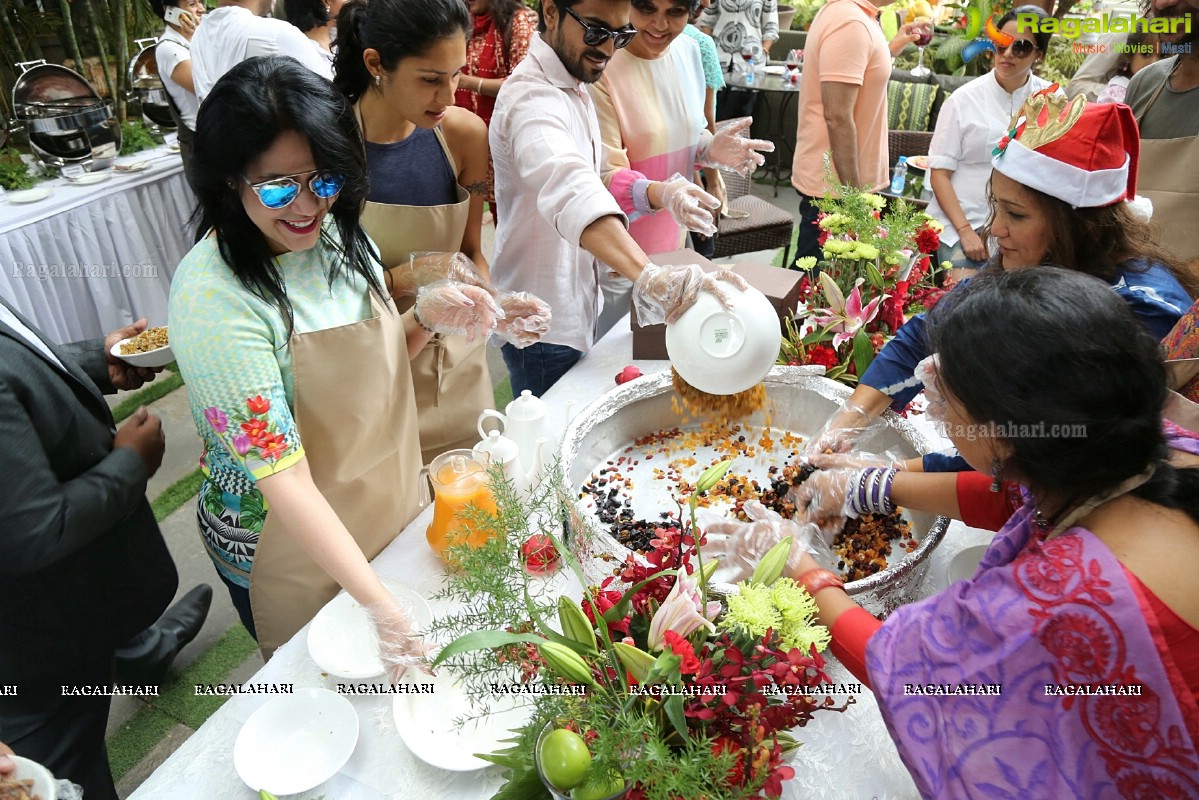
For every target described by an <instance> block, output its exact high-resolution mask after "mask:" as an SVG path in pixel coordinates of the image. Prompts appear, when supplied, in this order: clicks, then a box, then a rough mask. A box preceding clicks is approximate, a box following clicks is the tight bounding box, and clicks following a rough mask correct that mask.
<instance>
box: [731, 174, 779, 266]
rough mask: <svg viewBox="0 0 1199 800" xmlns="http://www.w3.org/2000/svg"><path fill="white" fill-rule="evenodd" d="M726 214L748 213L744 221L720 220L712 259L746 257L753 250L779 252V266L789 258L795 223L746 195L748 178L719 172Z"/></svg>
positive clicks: (776, 207) (777, 208)
mask: <svg viewBox="0 0 1199 800" xmlns="http://www.w3.org/2000/svg"><path fill="white" fill-rule="evenodd" d="M720 174H721V176H722V177H723V178H724V186H725V190H726V192H727V194H728V201H729V210H730V211H734V212H736V211H741V212H745V213H748V214H749V216H748V217H745V218H744V219H732V218H726V217H721V218H720V223H719V225H718V227H719V229H720V233H719V235H718V236H717V237H716V254H715V255H716V258H725V257H727V256H734V255H737V254H738V253H750V252H753V251H755V250H771V249H773V248H776V247H781V248H783V264H784V265H786V264H787V258H788V256H790V254H791V233H792V231H793V230H794V228H795V219H794V218H793V217H792V216H791V215H790V214H788V213H787V212H786V211H784V210H783V209H781V208H779V207H778V206H776V205H774V204H773V203H771V202H768V201H766V200H763V199H762V198H760V197H754V196H753V195H752V194H750V191H749V178H745V177H742V176H741V175H738V174H737V173H736V172H731V171H729V170H724V169H722V170H721V171H720Z"/></svg>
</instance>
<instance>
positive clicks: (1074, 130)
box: [991, 94, 1153, 221]
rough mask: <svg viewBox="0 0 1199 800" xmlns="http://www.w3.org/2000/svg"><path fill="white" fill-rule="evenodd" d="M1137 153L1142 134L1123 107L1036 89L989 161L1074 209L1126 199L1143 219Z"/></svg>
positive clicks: (1145, 204)
mask: <svg viewBox="0 0 1199 800" xmlns="http://www.w3.org/2000/svg"><path fill="white" fill-rule="evenodd" d="M1140 154H1141V133H1140V130H1139V129H1138V128H1137V121H1136V118H1135V117H1133V115H1132V109H1130V108H1129V107H1128V106H1126V105H1123V104H1122V103H1086V102H1085V100H1084V99H1083V98H1076V99H1075V100H1074V101H1072V102H1070V101H1067V100H1065V99H1064V98H1062V97H1060V96H1051V95H1046V94H1039V95H1034V96H1032V97H1030V98H1029V99H1028V101H1027V102H1026V103H1025V105H1024V107H1023V108H1022V109H1021V110H1020V114H1018V115H1017V117H1016V120H1015V123H1014V125H1013V126H1012V130H1011V131H1009V132H1008V134H1007V136H1005V137H1004V138H1003V139H1001V140H1000V142H999V144H998V145H997V146H996V147H995V150H994V151H993V155H992V158H991V164H992V165H993V166H994V168H995V169H996V170H997V171H999V172H1002V173H1003V174H1004V175H1006V176H1007V177H1009V178H1011V179H1012V180H1014V181H1016V182H1017V183H1020V184H1023V185H1024V186H1028V187H1030V188H1032V189H1036V190H1037V191H1040V192H1044V193H1045V194H1047V195H1049V196H1050V197H1056V198H1057V199H1059V200H1061V201H1063V202H1065V203H1069V204H1070V205H1071V206H1072V207H1073V208H1097V207H1101V206H1110V205H1112V204H1113V203H1119V202H1126V203H1128V210H1129V211H1130V212H1131V213H1132V214H1133V216H1134V217H1136V218H1138V219H1142V220H1146V221H1147V220H1148V219H1149V218H1150V216H1151V215H1152V214H1153V204H1152V203H1151V202H1150V201H1149V200H1148V199H1147V198H1144V197H1139V196H1137V162H1138V159H1139V158H1140Z"/></svg>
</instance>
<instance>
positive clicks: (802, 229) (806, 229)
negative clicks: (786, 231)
mask: <svg viewBox="0 0 1199 800" xmlns="http://www.w3.org/2000/svg"><path fill="white" fill-rule="evenodd" d="M795 193H796V194H798V195H799V237H798V238H797V239H796V241H795V260H796V261H798V260H799V259H801V258H803V257H805V256H813V257H815V258H817V259H819V258H820V257H821V253H820V245H819V244H817V243H816V242H817V240H818V239H820V228H819V227H818V226H817V225H816V215H817V214H819V213H820V209H819V208H817V207H816V198H814V197H809V196H808V195H806V194H804V193H803V192H801V191H799V190H798V189H796V190H795Z"/></svg>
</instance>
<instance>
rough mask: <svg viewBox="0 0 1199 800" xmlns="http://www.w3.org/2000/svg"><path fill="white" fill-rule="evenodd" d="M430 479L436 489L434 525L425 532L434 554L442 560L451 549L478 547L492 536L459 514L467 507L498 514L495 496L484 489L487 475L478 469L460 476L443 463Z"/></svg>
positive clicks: (486, 488) (489, 532) (486, 487)
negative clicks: (464, 545)
mask: <svg viewBox="0 0 1199 800" xmlns="http://www.w3.org/2000/svg"><path fill="white" fill-rule="evenodd" d="M432 478H433V485H434V487H435V497H434V500H433V522H432V523H431V524H430V525H429V527H428V529H427V530H426V531H425V538H427V539H428V540H429V546H430V547H432V548H433V552H434V553H436V554H437V555H438V557H439V558H441V559H442V560H443V561H444V560H445V558H446V551H447V550H448V549H449V548H450V547H451V546H454V547H460V546H462V545H463V544H466V545H468V546H470V547H479V546H480V545H482V544H483V543H484V542H485V541H487V539H489V538H490V537H491V536H492V535H493V532H492V531H489V530H487V529H486V528H484V527H482V526H480V525H478V524H476V523H473V522H471V521H469V520H468V519H467V515H466V514H460V513H459V512H461V511H463V510H464V509H465V508H466V507H467V506H470V505H473V506H474V507H475V508H477V509H479V510H480V511H485V512H487V513H489V514H495V513H497V509H496V505H495V497H494V496H492V494H491V489H489V488H488V486H487V473H486V472H485V471H483V470H481V469H480V470H479V471H478V472H472V473H469V474H466V475H462V474H460V473H457V472H455V471H454V469H453V467H452V466H451V465H449V464H446V465H445V466H443V467H442V468H441V469H440V470H438V471H437V473H435V474H433V475H432ZM455 479H456V480H455Z"/></svg>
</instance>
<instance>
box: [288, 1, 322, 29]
mask: <svg viewBox="0 0 1199 800" xmlns="http://www.w3.org/2000/svg"><path fill="white" fill-rule="evenodd" d="M283 16H284V17H285V18H286V19H287V21H288V22H290V23H291V24H292V25H295V26H296V27H297V28H299V29H300V30H302V31H303V32H304V33H308V31H310V30H312V29H313V28H319V27H320V26H322V25H324V24H326V23H327V22H328V21H329V7H328V6H327V5H325V0H283Z"/></svg>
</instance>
